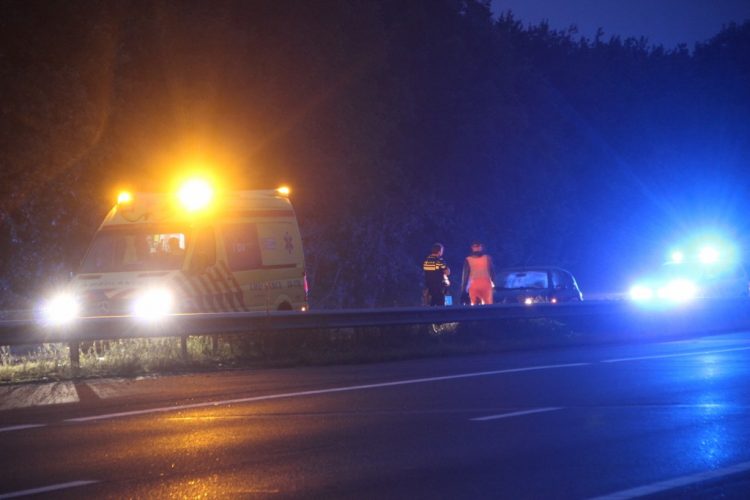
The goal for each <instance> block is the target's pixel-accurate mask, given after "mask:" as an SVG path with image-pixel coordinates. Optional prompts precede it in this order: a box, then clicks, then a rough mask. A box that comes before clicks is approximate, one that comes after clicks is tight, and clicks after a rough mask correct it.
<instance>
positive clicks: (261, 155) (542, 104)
mask: <svg viewBox="0 0 750 500" xmlns="http://www.w3.org/2000/svg"><path fill="white" fill-rule="evenodd" d="M0 40H1V41H2V42H1V45H0V92H1V93H2V94H1V95H2V104H1V106H2V120H0V152H1V153H2V154H1V155H0V176H2V179H0V190H2V196H0V235H1V236H0V255H2V261H0V268H1V269H0V301H1V302H2V304H1V305H2V306H3V307H10V306H15V305H25V303H26V302H25V301H26V300H27V299H29V298H32V297H34V294H35V293H37V292H38V291H39V290H40V289H43V288H44V287H45V286H49V284H50V283H51V282H53V281H55V280H60V279H62V278H63V277H64V276H65V275H66V274H67V271H69V270H70V269H73V268H74V267H75V266H76V264H77V262H78V260H80V258H81V256H82V254H83V251H84V250H85V247H86V245H87V244H88V241H89V238H90V237H91V235H92V234H93V232H94V231H95V229H96V227H97V225H98V223H99V222H100V219H101V218H102V216H103V215H104V214H105V213H106V211H107V209H108V208H109V206H110V205H111V203H112V200H113V196H114V192H115V190H116V188H117V186H118V185H129V186H132V187H136V188H138V189H141V190H163V189H164V188H165V186H167V185H168V183H169V182H170V179H171V178H172V177H174V175H175V173H176V171H177V170H179V169H180V168H181V167H182V166H183V165H185V162H188V161H193V160H194V159H196V158H197V159H199V160H200V161H203V162H204V163H205V164H208V165H215V166H216V169H217V170H218V171H220V174H221V176H222V177H224V178H226V179H231V184H232V185H234V186H240V187H242V188H248V189H252V188H269V187H274V186H276V185H278V184H279V183H281V182H287V183H289V184H291V185H292V186H293V187H294V192H293V202H294V203H295V207H296V210H297V213H298V216H299V218H300V221H301V224H302V230H303V233H304V237H305V246H306V254H307V263H308V268H309V269H308V270H309V278H310V281H311V285H312V287H313V289H312V290H313V295H312V299H313V303H314V305H317V306H319V307H337V306H362V305H364V306H375V305H393V304H413V303H415V302H416V301H418V298H419V287H420V285H419V281H420V268H419V264H420V262H421V259H422V258H423V257H424V254H425V253H426V252H427V250H428V248H429V246H430V244H431V243H433V242H434V241H436V240H437V241H442V242H443V243H445V244H446V245H447V250H448V259H449V263H450V264H451V265H452V266H453V267H454V268H460V263H461V259H462V256H463V254H464V252H465V251H466V249H467V245H468V243H469V242H470V241H471V239H473V238H480V239H483V240H485V241H486V243H487V245H488V247H489V249H490V251H491V253H492V254H493V255H494V257H495V260H496V261H497V262H498V263H499V264H500V265H508V266H510V265H522V264H556V265H562V266H564V267H568V268H569V269H570V270H571V271H573V273H574V274H575V275H577V276H578V278H579V281H580V282H581V285H582V287H583V288H584V292H585V291H586V289H589V290H590V289H599V290H602V289H613V288H618V287H623V286H624V284H623V283H624V282H625V281H626V280H627V279H628V277H629V276H630V275H632V273H634V272H635V271H636V270H637V269H638V266H639V265H641V264H644V263H651V262H654V261H655V260H657V259H658V258H659V257H660V255H659V252H661V251H662V250H663V249H664V246H665V245H666V244H668V243H669V241H670V240H671V239H672V238H677V237H678V236H680V235H681V234H686V233H689V232H690V231H692V230H693V229H696V230H697V229H698V228H703V227H708V226H718V227H720V228H721V229H723V230H725V231H729V232H731V235H732V236H735V237H737V238H738V239H740V240H741V241H744V242H745V243H748V244H750V239H747V240H744V236H743V235H744V232H745V231H747V229H748V225H747V223H746V222H745V219H746V217H745V213H747V212H748V208H750V206H749V205H750V203H748V197H747V194H748V188H747V184H748V179H749V177H748V174H747V173H746V171H747V158H748V153H749V152H750V144H749V143H748V138H750V120H748V116H750V92H749V90H748V89H750V58H749V57H748V54H750V23H748V22H745V23H744V24H740V25H731V26H727V27H725V28H724V29H723V30H722V31H721V32H720V33H718V34H717V35H716V36H715V37H713V38H712V39H711V40H708V41H706V42H705V43H701V44H698V45H697V46H695V47H694V48H690V49H689V48H688V47H685V46H680V47H676V48H664V47H653V46H650V45H649V44H648V41H647V40H644V39H621V38H619V37H616V36H614V37H605V36H604V35H603V34H602V33H600V34H599V35H597V36H596V37H595V38H594V39H581V38H579V37H577V36H576V35H575V33H574V32H572V31H570V32H560V31H554V30H551V29H550V28H549V27H548V26H546V25H544V24H542V25H536V26H529V27H526V26H524V25H522V24H521V23H520V22H518V21H517V20H515V19H514V18H513V16H512V14H510V13H505V14H503V15H501V16H500V17H499V18H493V16H492V15H491V13H490V11H489V7H488V5H487V3H486V2H481V1H474V0H441V1H435V0H412V1H408V2H403V1H396V0H393V1H382V2H371V1H368V0H360V1H356V0H340V1H338V0H326V1H320V2H309V1H304V0H302V1H263V2H259V1H257V2H255V1H251V2H247V1H240V0H235V1H231V0H226V1H212V2H198V1H186V2H172V1H167V0H162V1H157V2H140V1H136V0H132V1H123V2H109V1H104V0H89V1H73V2H46V1H24V2H20V1H7V0H6V1H3V2H0ZM644 265H645V264H644Z"/></svg>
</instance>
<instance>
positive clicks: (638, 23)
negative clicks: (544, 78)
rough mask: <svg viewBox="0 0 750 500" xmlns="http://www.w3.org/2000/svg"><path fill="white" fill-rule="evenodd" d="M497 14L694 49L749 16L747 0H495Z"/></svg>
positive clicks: (493, 3)
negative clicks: (504, 13) (721, 30)
mask: <svg viewBox="0 0 750 500" xmlns="http://www.w3.org/2000/svg"><path fill="white" fill-rule="evenodd" d="M492 7H493V10H494V11H495V13H500V12H504V11H507V10H511V11H512V12H513V14H514V15H515V17H516V18H517V19H520V20H522V21H523V22H524V24H528V23H532V24H536V23H539V22H540V21H542V20H545V19H546V20H548V21H549V24H550V26H551V27H552V28H555V29H567V28H568V27H569V26H571V25H576V26H577V27H578V30H579V33H580V34H581V35H583V36H586V37H589V38H590V37H592V36H593V35H594V34H595V33H596V30H597V29H598V28H599V27H601V28H602V29H603V30H604V34H605V40H606V39H609V37H610V36H612V35H620V36H622V37H630V36H633V37H636V38H639V37H641V36H645V37H646V38H648V40H649V42H650V43H652V44H655V45H658V44H661V45H664V46H665V47H667V48H673V47H675V46H677V45H678V44H680V43H686V44H687V46H688V47H689V48H692V47H693V45H694V44H695V43H696V42H703V41H706V40H708V39H710V38H711V37H712V36H714V35H715V34H716V33H717V32H718V31H719V30H720V29H721V27H722V26H723V25H725V24H728V23H731V22H737V23H739V22H742V21H744V20H746V19H750V1H748V0H627V1H623V0H492Z"/></svg>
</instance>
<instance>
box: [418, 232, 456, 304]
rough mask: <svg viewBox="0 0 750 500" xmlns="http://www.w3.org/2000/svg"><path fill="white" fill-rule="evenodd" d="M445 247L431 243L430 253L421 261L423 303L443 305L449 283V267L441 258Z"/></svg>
mask: <svg viewBox="0 0 750 500" xmlns="http://www.w3.org/2000/svg"><path fill="white" fill-rule="evenodd" d="M444 251H445V248H444V247H443V245H442V244H440V243H435V244H434V245H432V251H431V253H430V255H428V256H427V258H425V260H424V262H423V263H422V270H423V271H424V285H425V289H424V299H425V300H424V303H425V305H429V306H444V305H445V293H446V291H447V289H448V286H449V285H450V281H448V276H449V275H450V273H451V270H450V268H449V267H448V265H447V264H446V263H445V260H444V259H443V252H444Z"/></svg>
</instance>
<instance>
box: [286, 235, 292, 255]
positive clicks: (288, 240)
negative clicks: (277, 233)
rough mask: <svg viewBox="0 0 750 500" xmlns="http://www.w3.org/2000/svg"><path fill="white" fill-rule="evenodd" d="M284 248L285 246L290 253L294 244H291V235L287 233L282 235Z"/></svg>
mask: <svg viewBox="0 0 750 500" xmlns="http://www.w3.org/2000/svg"><path fill="white" fill-rule="evenodd" d="M284 248H286V251H287V252H289V253H290V254H291V253H292V250H294V245H293V244H292V236H291V235H290V234H289V233H286V234H285V235H284Z"/></svg>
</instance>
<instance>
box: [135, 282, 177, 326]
mask: <svg viewBox="0 0 750 500" xmlns="http://www.w3.org/2000/svg"><path fill="white" fill-rule="evenodd" d="M174 306H175V298H174V294H173V293H172V291H171V290H169V289H167V288H150V289H148V290H143V291H142V292H140V293H139V294H138V295H137V296H136V297H135V300H134V301H133V316H135V317H137V318H139V319H141V320H144V321H155V320H159V319H162V318H164V316H166V315H167V314H170V313H172V312H174Z"/></svg>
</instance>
